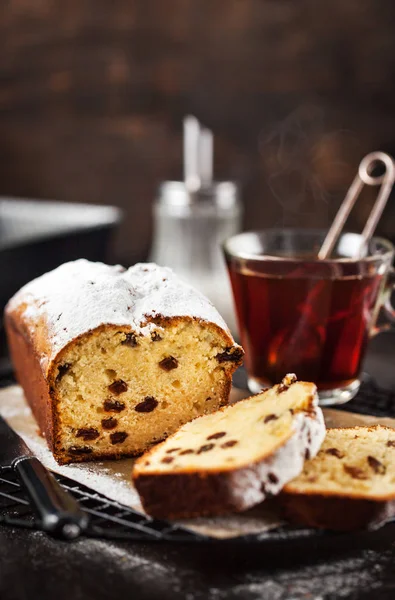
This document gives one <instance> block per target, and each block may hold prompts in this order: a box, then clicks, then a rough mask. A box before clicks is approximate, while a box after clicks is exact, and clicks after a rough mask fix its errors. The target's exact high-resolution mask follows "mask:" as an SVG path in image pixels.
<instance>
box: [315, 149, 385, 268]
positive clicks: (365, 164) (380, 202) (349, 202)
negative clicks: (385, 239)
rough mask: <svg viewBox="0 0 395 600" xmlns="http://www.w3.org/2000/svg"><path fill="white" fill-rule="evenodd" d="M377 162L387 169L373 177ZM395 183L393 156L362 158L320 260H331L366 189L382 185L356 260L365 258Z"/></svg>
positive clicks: (372, 155) (373, 153) (367, 156)
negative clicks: (361, 194) (353, 210)
mask: <svg viewBox="0 0 395 600" xmlns="http://www.w3.org/2000/svg"><path fill="white" fill-rule="evenodd" d="M377 163H381V164H383V165H384V168H385V170H384V173H383V174H382V175H379V176H373V175H371V172H372V170H373V167H374V166H375V165H376V164H377ZM394 180H395V164H394V160H393V158H392V157H391V156H389V154H386V153H385V152H371V153H370V154H367V155H366V156H365V158H363V159H362V161H361V163H360V165H359V168H358V173H357V175H356V177H355V179H354V181H353V182H352V184H351V186H350V188H349V190H348V192H347V195H346V197H345V199H344V200H343V202H342V205H341V206H340V209H339V211H338V213H337V215H336V217H335V219H334V221H333V223H332V225H331V227H330V229H329V231H328V233H327V234H326V237H325V240H324V242H323V244H322V246H321V248H320V251H319V252H318V258H319V259H320V260H323V259H326V258H329V257H330V255H331V253H332V251H333V248H334V247H335V245H336V242H337V240H338V239H339V236H340V234H341V232H342V230H343V227H344V225H345V223H346V220H347V218H348V216H349V214H350V212H351V210H352V208H353V206H354V204H355V202H356V201H357V199H358V197H359V194H360V193H361V191H362V189H363V186H364V185H381V187H380V190H379V193H378V195H377V199H376V202H375V203H374V206H373V209H372V211H371V213H370V215H369V217H368V220H367V221H366V225H365V227H364V229H363V231H362V234H361V237H362V241H361V246H360V248H359V251H358V254H357V255H356V256H355V258H360V257H361V254H362V252H363V250H364V248H366V245H367V243H368V242H369V240H370V238H371V237H372V235H373V233H374V230H375V229H376V227H377V224H378V222H379V220H380V217H381V215H382V213H383V210H384V208H385V205H386V204H387V200H388V197H389V195H390V193H391V190H392V186H393V184H394Z"/></svg>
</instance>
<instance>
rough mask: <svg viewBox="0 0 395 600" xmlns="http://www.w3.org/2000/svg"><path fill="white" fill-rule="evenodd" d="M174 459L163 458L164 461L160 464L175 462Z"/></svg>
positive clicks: (171, 457)
mask: <svg viewBox="0 0 395 600" xmlns="http://www.w3.org/2000/svg"><path fill="white" fill-rule="evenodd" d="M173 460H174V457H173V456H165V458H162V460H161V461H160V462H162V463H171V462H173Z"/></svg>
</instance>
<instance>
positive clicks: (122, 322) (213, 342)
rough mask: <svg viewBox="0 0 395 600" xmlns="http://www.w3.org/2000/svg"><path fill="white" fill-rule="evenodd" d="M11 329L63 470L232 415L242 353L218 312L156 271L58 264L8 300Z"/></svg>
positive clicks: (21, 375) (29, 392)
mask: <svg viewBox="0 0 395 600" xmlns="http://www.w3.org/2000/svg"><path fill="white" fill-rule="evenodd" d="M5 326H6V330H7V336H8V342H9V347H10V353H11V356H12V361H13V364H14V368H15V371H16V375H17V379H18V381H19V383H20V385H21V386H22V387H23V390H24V393H25V396H26V398H27V400H28V402H29V404H30V406H31V408H32V411H33V413H34V415H35V417H36V419H37V421H38V424H39V426H40V429H41V432H42V433H43V435H44V436H45V437H46V439H47V442H48V445H49V447H50V448H51V450H52V451H53V454H54V456H55V458H56V460H57V461H58V462H59V463H61V464H64V463H69V462H75V461H84V460H93V459H99V458H100V459H102V458H119V457H121V456H133V455H137V454H141V453H142V452H144V451H145V450H146V449H147V448H149V447H150V446H152V445H153V444H155V443H157V442H158V441H160V440H163V439H164V438H165V437H166V436H167V435H169V434H171V433H173V432H174V431H176V430H177V429H178V428H179V427H180V425H183V424H184V423H186V422H187V421H190V420H192V419H194V418H195V417H197V416H199V415H202V414H207V413H210V412H213V411H214V410H216V409H218V408H219V407H220V406H223V405H224V404H227V403H228V399H229V392H230V387H231V381H232V373H233V371H234V370H235V369H236V368H237V367H238V366H239V364H240V363H241V362H242V359H243V354H244V352H243V350H242V348H241V347H240V346H238V345H237V344H236V343H235V342H234V340H233V338H232V335H231V333H230V331H229V329H228V328H227V326H226V324H225V322H224V321H223V319H222V318H221V316H220V315H219V313H218V312H217V310H216V309H215V308H214V306H213V305H212V304H211V302H209V300H207V298H205V297H204V296H203V295H202V294H200V293H199V292H198V291H197V290H195V289H194V288H192V287H191V286H189V285H187V284H185V283H184V282H183V281H182V280H180V279H179V278H178V277H177V276H176V275H175V274H174V273H173V272H172V271H171V270H170V269H167V268H161V267H158V266H157V265H154V264H137V265H134V266H133V267H130V268H129V269H124V268H123V267H121V266H119V265H118V266H109V265H104V264H102V263H91V262H89V261H87V260H77V261H75V262H70V263H66V264H64V265H61V266H60V267H58V268H57V269H55V270H54V271H51V272H50V273H46V274H45V275H43V276H42V277H39V278H38V279H35V280H34V281H32V282H30V283H28V284H27V285H26V286H25V287H23V288H22V289H21V290H20V291H19V292H18V293H17V294H16V295H15V296H14V297H13V298H12V299H11V300H10V302H9V303H8V305H7V308H6V311H5Z"/></svg>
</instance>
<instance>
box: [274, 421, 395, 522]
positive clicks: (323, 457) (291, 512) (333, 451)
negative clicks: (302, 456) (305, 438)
mask: <svg viewBox="0 0 395 600" xmlns="http://www.w3.org/2000/svg"><path fill="white" fill-rule="evenodd" d="M279 500H280V503H281V504H282V506H283V509H284V511H285V515H286V516H287V517H288V518H289V519H290V520H291V521H293V522H296V523H298V524H304V525H309V526H313V527H321V528H326V529H334V530H343V531H350V530H353V529H361V528H365V527H371V528H374V527H376V526H378V525H380V523H383V522H385V521H386V520H388V519H389V518H390V517H394V516H395V430H394V429H391V428H388V427H382V426H376V427H351V428H344V429H328V432H327V435H326V438H325V441H324V443H323V445H322V447H321V450H320V452H319V454H318V455H317V456H316V458H314V459H313V460H309V461H307V462H306V464H305V467H304V470H303V472H302V474H301V475H299V477H297V478H296V479H294V480H293V481H291V482H290V483H288V484H287V485H286V486H285V488H284V490H283V493H282V494H281V496H280V497H279Z"/></svg>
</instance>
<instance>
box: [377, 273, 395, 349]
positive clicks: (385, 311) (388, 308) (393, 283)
mask: <svg viewBox="0 0 395 600" xmlns="http://www.w3.org/2000/svg"><path fill="white" fill-rule="evenodd" d="M394 291H395V269H394V268H393V267H391V268H390V271H389V273H388V279H387V282H386V284H385V289H384V292H383V294H384V301H383V304H382V310H381V314H382V315H383V316H384V317H385V318H386V320H387V322H386V323H382V324H381V325H375V326H374V327H373V329H372V332H371V336H372V337H374V336H376V335H377V334H379V333H383V332H384V331H389V330H391V329H394V328H395V306H394V305H393V304H392V300H391V296H392V292H394Z"/></svg>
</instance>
